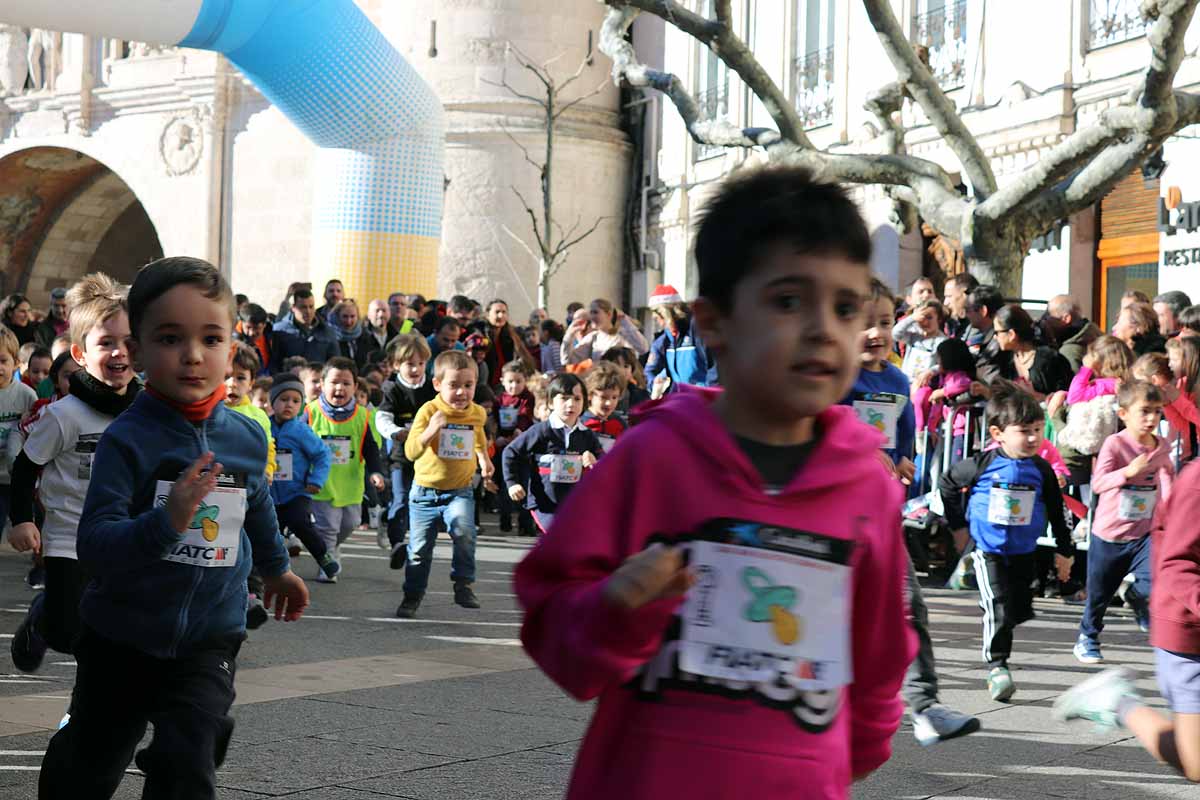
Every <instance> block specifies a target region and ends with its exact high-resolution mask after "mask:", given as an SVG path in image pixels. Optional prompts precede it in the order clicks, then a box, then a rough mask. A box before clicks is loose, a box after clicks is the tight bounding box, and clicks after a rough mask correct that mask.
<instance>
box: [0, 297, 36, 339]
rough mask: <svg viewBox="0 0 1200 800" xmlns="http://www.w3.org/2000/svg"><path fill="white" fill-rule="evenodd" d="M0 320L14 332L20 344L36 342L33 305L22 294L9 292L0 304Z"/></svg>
mask: <svg viewBox="0 0 1200 800" xmlns="http://www.w3.org/2000/svg"><path fill="white" fill-rule="evenodd" d="M0 321H3V322H4V324H5V325H6V326H7V327H8V329H9V330H11V331H12V332H13V333H14V334H16V337H17V341H18V342H20V343H21V345H27V344H29V343H30V342H33V343H34V344H37V325H36V324H34V322H33V306H32V305H31V304H30V302H29V298H27V297H25V295H23V294H10V295H9V296H8V297H7V298H5V300H4V302H3V303H2V304H0Z"/></svg>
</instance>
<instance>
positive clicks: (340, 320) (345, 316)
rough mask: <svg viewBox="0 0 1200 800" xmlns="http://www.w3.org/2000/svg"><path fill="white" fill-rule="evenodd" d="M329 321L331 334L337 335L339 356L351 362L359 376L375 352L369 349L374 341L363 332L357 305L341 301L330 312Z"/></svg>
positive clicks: (350, 301) (352, 302)
mask: <svg viewBox="0 0 1200 800" xmlns="http://www.w3.org/2000/svg"><path fill="white" fill-rule="evenodd" d="M329 319H330V324H331V325H332V327H333V332H334V333H335V334H337V339H338V347H339V348H340V349H341V354H342V355H343V356H345V357H346V358H348V359H350V360H351V361H353V362H354V364H355V366H357V367H358V371H359V373H360V374H361V373H362V371H363V369H364V368H366V366H367V361H368V358H369V356H370V355H371V354H372V353H374V352H375V350H374V349H372V347H371V344H372V342H373V341H374V339H373V338H372V337H371V335H370V334H369V333H366V332H365V331H364V330H363V322H362V318H361V317H359V315H358V304H357V303H355V302H354V301H353V300H343V301H342V302H340V303H338V304H337V305H336V306H334V307H333V310H332V311H330V313H329Z"/></svg>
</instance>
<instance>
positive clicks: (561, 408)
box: [550, 386, 583, 425]
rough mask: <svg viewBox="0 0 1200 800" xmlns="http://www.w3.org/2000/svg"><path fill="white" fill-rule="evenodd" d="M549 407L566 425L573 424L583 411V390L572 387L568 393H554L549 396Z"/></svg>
mask: <svg viewBox="0 0 1200 800" xmlns="http://www.w3.org/2000/svg"><path fill="white" fill-rule="evenodd" d="M550 407H551V408H552V409H553V411H554V414H555V416H557V417H558V418H559V419H561V420H562V421H563V422H565V423H566V424H567V425H574V424H575V422H576V421H577V420H578V419H579V415H580V414H582V413H583V390H582V389H580V388H579V387H578V386H575V387H572V389H571V393H570V394H556V395H554V397H552V398H550Z"/></svg>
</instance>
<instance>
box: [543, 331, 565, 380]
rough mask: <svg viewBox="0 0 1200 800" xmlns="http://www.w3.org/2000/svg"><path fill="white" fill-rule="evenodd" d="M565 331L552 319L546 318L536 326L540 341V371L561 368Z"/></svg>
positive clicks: (554, 370) (551, 370)
mask: <svg viewBox="0 0 1200 800" xmlns="http://www.w3.org/2000/svg"><path fill="white" fill-rule="evenodd" d="M565 335H566V331H565V330H564V329H563V326H562V325H559V324H558V323H557V322H555V321H554V320H552V319H548V320H546V321H545V322H543V323H542V324H541V325H540V326H539V327H538V337H539V338H540V339H541V341H542V358H541V367H542V372H546V373H553V372H558V371H559V370H560V369H562V340H563V336H565Z"/></svg>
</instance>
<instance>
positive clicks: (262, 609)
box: [246, 594, 269, 631]
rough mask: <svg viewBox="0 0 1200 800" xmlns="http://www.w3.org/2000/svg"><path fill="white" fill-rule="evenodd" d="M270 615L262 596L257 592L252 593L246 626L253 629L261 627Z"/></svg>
mask: <svg viewBox="0 0 1200 800" xmlns="http://www.w3.org/2000/svg"><path fill="white" fill-rule="evenodd" d="M268 616H269V615H268V614H267V607H266V606H264V605H263V601H262V598H260V597H259V596H258V595H256V594H252V595H250V598H249V605H248V606H246V628H247V629H249V630H252V631H253V630H257V629H258V628H261V627H262V626H263V624H264V623H265V622H266V621H267V617H268Z"/></svg>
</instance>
